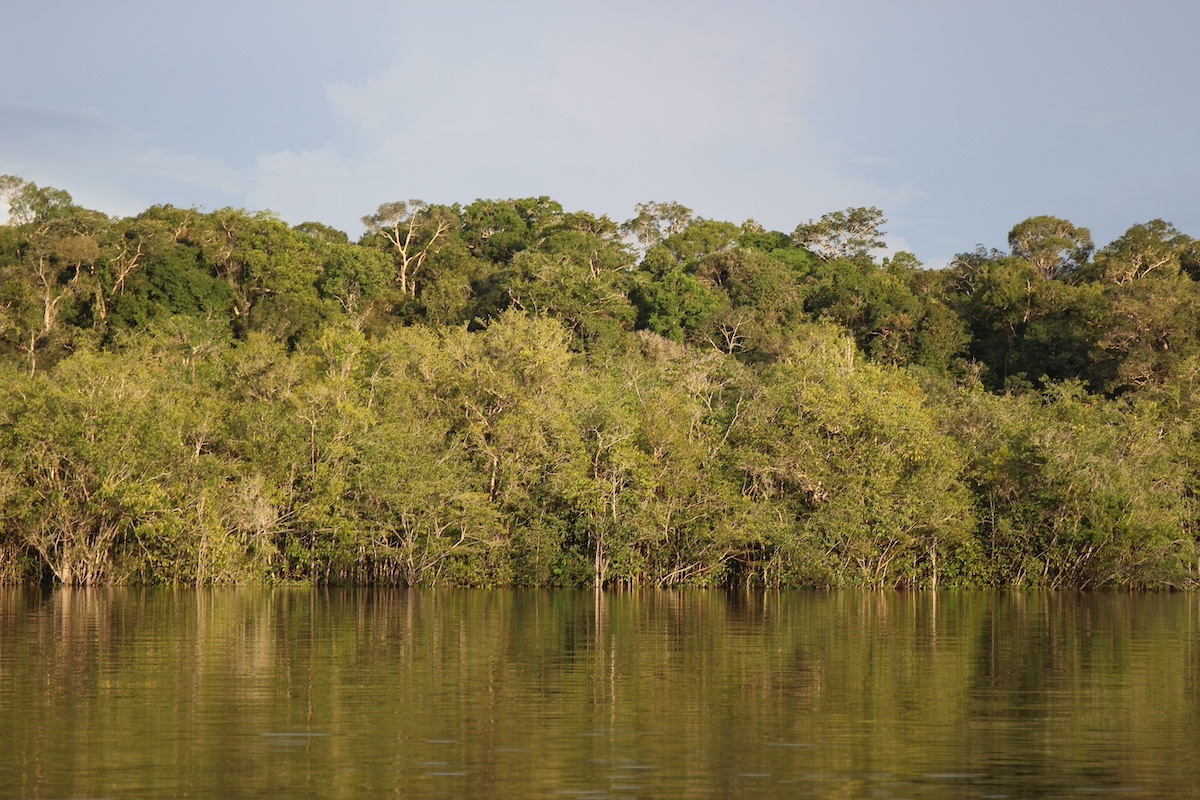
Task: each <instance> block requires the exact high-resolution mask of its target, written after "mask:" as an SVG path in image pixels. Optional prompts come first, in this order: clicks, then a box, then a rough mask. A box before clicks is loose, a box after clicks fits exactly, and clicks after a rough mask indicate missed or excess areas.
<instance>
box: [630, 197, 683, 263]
mask: <svg viewBox="0 0 1200 800" xmlns="http://www.w3.org/2000/svg"><path fill="white" fill-rule="evenodd" d="M634 210H635V211H637V215H636V216H635V217H634V218H633V219H629V220H626V221H625V222H624V223H622V224H621V232H622V233H624V234H626V235H627V236H632V237H633V238H634V239H636V240H637V243H638V246H639V247H641V249H642V250H643V251H645V250H649V249H650V248H651V247H654V246H655V245H656V244H660V243H662V242H663V241H664V240H666V239H667V238H669V237H671V236H674V235H675V234H677V233H681V232H682V231H683V230H684V229H685V228H687V226H688V225H690V224H691V223H692V210H691V209H690V208H688V207H687V206H684V205H680V204H679V203H676V202H674V201H668V202H665V203H658V202H654V201H651V202H648V203H638V204H637V205H636V206H635V207H634Z"/></svg>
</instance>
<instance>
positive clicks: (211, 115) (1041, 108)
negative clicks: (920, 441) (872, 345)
mask: <svg viewBox="0 0 1200 800" xmlns="http://www.w3.org/2000/svg"><path fill="white" fill-rule="evenodd" d="M3 16H4V20H5V21H4V27H5V29H6V34H7V35H6V36H5V37H4V40H3V41H2V42H0V174H10V175H17V176H20V177H22V178H24V179H26V180H30V181H33V182H35V183H37V184H38V185H40V186H54V187H56V188H60V189H66V190H67V191H68V192H70V193H71V194H72V196H73V197H74V198H75V201H76V202H77V203H79V204H81V205H84V206H87V207H89V208H95V209H98V210H101V211H104V212H106V213H109V214H113V215H117V216H128V215H133V214H137V213H139V212H140V211H142V210H144V209H146V208H148V207H149V206H152V205H156V204H160V203H171V204H174V205H176V206H182V207H190V206H195V207H198V208H202V209H206V210H214V209H217V208H221V207H225V206H234V207H240V208H246V209H248V210H252V211H258V210H266V209H269V210H272V211H275V212H277V213H278V214H279V215H280V216H281V217H282V218H283V219H284V220H286V221H288V222H289V223H292V224H296V223H299V222H303V221H307V220H313V221H318V222H323V223H326V224H328V225H332V226H334V227H337V228H340V229H342V230H344V231H346V232H347V233H349V234H350V235H351V236H352V237H357V236H358V235H359V234H360V233H361V232H362V225H361V222H360V219H361V217H362V216H364V215H366V214H369V213H371V212H373V211H374V210H375V209H376V207H377V206H378V205H379V204H381V203H384V202H388V201H393V200H402V199H410V198H420V199H423V200H425V201H427V202H432V203H454V202H459V203H464V204H466V203H470V202H471V201H473V200H475V199H477V198H489V199H499V198H506V197H528V196H538V195H549V196H550V197H552V198H554V199H555V200H558V201H559V202H560V203H562V204H563V206H564V207H566V208H567V209H568V210H583V211H590V212H593V213H596V214H606V215H608V216H609V217H611V218H612V219H614V220H616V221H618V222H619V221H622V220H624V219H627V218H629V217H632V216H633V214H634V207H635V205H636V204H637V203H639V202H644V201H652V200H653V201H675V202H679V203H682V204H684V205H686V206H688V207H689V208H692V209H693V210H694V212H695V213H696V214H697V215H699V216H702V217H706V218H709V219H718V220H727V221H731V222H738V223H740V222H742V221H743V220H746V219H748V218H753V219H755V220H757V221H758V222H760V223H762V224H763V225H765V226H766V227H767V228H768V229H773V230H782V231H785V232H791V231H792V229H793V228H795V227H796V225H797V224H799V223H802V222H806V221H808V220H810V219H816V218H819V217H820V216H821V215H822V214H824V213H826V212H830V211H835V210H840V209H844V208H847V207H851V206H876V207H878V208H880V209H882V210H883V212H884V216H885V217H886V218H887V220H888V222H887V224H886V225H885V229H886V230H887V232H888V243H889V246H890V248H891V249H892V250H908V251H910V252H913V253H915V254H916V256H917V257H918V258H919V259H920V260H921V261H923V262H924V263H926V264H927V265H929V266H940V265H942V264H945V263H947V262H948V261H949V260H950V259H951V258H952V257H953V256H954V255H955V254H956V253H960V252H968V251H971V250H973V249H974V248H975V247H976V246H977V245H980V244H981V245H984V246H985V247H989V248H990V247H996V248H1000V249H1007V234H1008V231H1009V229H1010V228H1012V226H1013V225H1015V224H1016V223H1018V222H1020V221H1021V220H1023V219H1026V218H1028V217H1031V216H1036V215H1040V214H1050V215H1053V216H1058V217H1063V218H1065V219H1068V220H1070V221H1071V222H1072V223H1074V224H1076V225H1079V226H1084V227H1087V228H1089V229H1090V230H1091V231H1092V235H1093V239H1094V240H1095V241H1096V243H1097V245H1101V246H1102V245H1103V244H1105V243H1107V242H1109V241H1111V240H1112V239H1114V238H1116V237H1117V236H1119V235H1120V234H1121V233H1123V232H1124V231H1125V230H1126V229H1127V228H1129V227H1130V226H1131V225H1134V224H1137V223H1141V222H1146V221H1149V220H1152V219H1166V220H1168V221H1170V222H1173V223H1174V224H1175V225H1176V227H1177V228H1179V229H1180V230H1181V231H1183V232H1184V233H1188V234H1190V235H1192V236H1197V237H1200V153H1198V152H1197V142H1198V141H1200V134H1198V131H1200V103H1197V102H1196V97H1197V96H1198V95H1200V48H1197V47H1196V46H1195V44H1194V35H1195V31H1196V30H1200V3H1188V2H1184V0H1142V2H1138V3H1134V2H1132V1H1130V2H1113V1H1112V0H1039V1H1038V2H1026V0H1005V2H1002V3H1001V2H983V1H982V0H905V2H898V0H841V2H837V3H833V2H810V0H792V1H791V2H755V0H741V2H739V3H737V4H734V3H732V2H723V3H719V2H710V1H709V0H691V1H690V2H655V0H639V1H638V2H625V1H624V0H610V1H609V2H604V3H599V2H591V3H582V2H572V1H571V0H555V1H554V2H549V1H545V2H543V1H542V0H510V1H509V2H506V3H486V2H474V1H468V0H443V1H442V2H422V3H415V2H409V1H408V0H388V1H387V2H377V1H376V0H342V2H340V3H338V4H334V3H329V2H320V3H318V2H315V0H206V2H203V3H167V2H162V0H111V2H108V3H79V2H77V0H38V2H25V3H21V2H17V0H9V2H6V3H5V4H4V14H3Z"/></svg>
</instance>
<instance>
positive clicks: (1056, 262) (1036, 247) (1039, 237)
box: [1008, 216, 1095, 278]
mask: <svg viewBox="0 0 1200 800" xmlns="http://www.w3.org/2000/svg"><path fill="white" fill-rule="evenodd" d="M1008 245H1009V247H1011V248H1012V252H1013V255H1014V256H1016V257H1017V258H1023V259H1025V260H1026V261H1028V262H1029V263H1030V264H1032V265H1033V267H1034V269H1036V270H1037V271H1038V274H1039V275H1041V276H1042V277H1043V278H1065V277H1067V276H1068V275H1071V274H1072V273H1074V272H1075V271H1076V270H1078V269H1081V268H1082V267H1083V266H1084V265H1085V264H1087V261H1088V258H1089V257H1090V256H1091V254H1092V250H1093V249H1094V247H1095V246H1094V245H1093V244H1092V234H1091V232H1090V231H1089V230H1088V229H1087V228H1079V227H1076V226H1075V225H1072V224H1071V223H1070V222H1068V221H1067V220H1065V219H1059V218H1058V217H1048V216H1040V217H1030V218H1029V219H1027V220H1025V221H1024V222H1018V223H1017V224H1016V225H1014V226H1013V229H1012V230H1011V231H1009V232H1008Z"/></svg>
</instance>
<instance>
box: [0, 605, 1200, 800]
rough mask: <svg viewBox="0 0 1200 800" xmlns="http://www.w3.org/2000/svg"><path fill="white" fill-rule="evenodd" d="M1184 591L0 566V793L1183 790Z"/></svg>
mask: <svg viewBox="0 0 1200 800" xmlns="http://www.w3.org/2000/svg"><path fill="white" fill-rule="evenodd" d="M1198 680H1200V596H1198V595H1194V594H1172V595H1165V594H1164V595H1115V594H1113V595H1110V594H1075V593H1032V592H1030V593H1026V592H996V593H992V592H965V593H949V592H940V593H909V594H893V593H868V592H836V593H802V592H783V593H776V592H770V593H731V594H727V593H720V592H702V591H676V592H619V593H617V592H614V593H603V594H596V593H594V592H591V591H582V592H578V591H512V590H495V591H483V590H476V591H449V590H446V591H441V590H429V591H387V590H323V589H308V588H276V589H228V590H170V589H155V590H141V589H116V590H56V591H52V592H51V591H41V590H30V589H4V588H0V797H5V798H7V797H20V798H84V797H88V798H96V797H113V798H125V797H130V798H133V797H138V798H167V797H272V798H274V797H320V798H331V797H345V798H374V797H406V798H407V797H430V798H438V797H446V798H455V797H464V798H524V797H533V798H541V797H544V798H571V797H575V798H602V797H612V798H637V797H653V798H676V797H678V798H739V797H746V798H751V797H770V798H774V797H829V798H906V797H907V798H1029V797H1047V798H1049V797H1055V798H1073V797H1088V798H1094V797H1096V796H1097V795H1102V796H1103V795H1120V796H1129V797H1139V798H1141V797H1171V798H1176V797H1195V796H1198V795H1200V698H1198Z"/></svg>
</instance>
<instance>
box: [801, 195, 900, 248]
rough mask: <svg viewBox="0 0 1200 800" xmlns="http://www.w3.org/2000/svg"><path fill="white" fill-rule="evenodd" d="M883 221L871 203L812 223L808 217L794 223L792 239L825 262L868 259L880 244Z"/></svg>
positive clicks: (825, 216)
mask: <svg viewBox="0 0 1200 800" xmlns="http://www.w3.org/2000/svg"><path fill="white" fill-rule="evenodd" d="M886 222H887V220H885V219H884V218H883V212H882V211H880V210H879V209H878V208H875V207H874V206H871V207H869V208H861V207H860V208H847V209H846V210H845V211H831V212H829V213H828V214H825V215H824V216H822V217H821V218H820V219H819V220H816V221H815V222H814V221H813V220H811V219H810V220H809V221H808V222H804V223H801V224H799V225H797V226H796V230H795V231H793V233H792V242H793V244H795V245H796V246H797V247H803V248H805V249H806V250H808V251H810V252H812V253H815V254H817V255H818V256H820V257H821V258H822V259H824V260H825V261H830V260H832V259H836V258H848V259H869V258H870V257H871V253H872V252H874V251H876V250H879V249H882V248H883V247H884V241H883V234H884V231H883V225H884V224H885V223H886Z"/></svg>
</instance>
